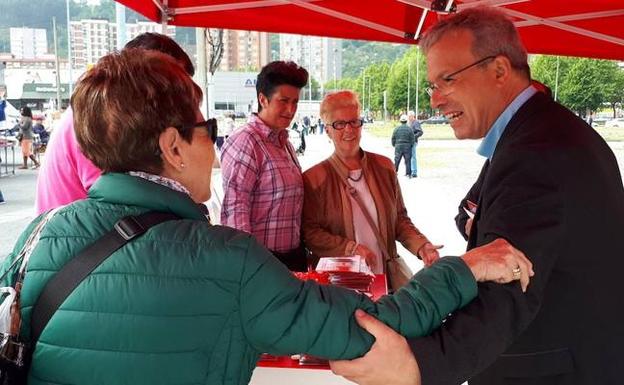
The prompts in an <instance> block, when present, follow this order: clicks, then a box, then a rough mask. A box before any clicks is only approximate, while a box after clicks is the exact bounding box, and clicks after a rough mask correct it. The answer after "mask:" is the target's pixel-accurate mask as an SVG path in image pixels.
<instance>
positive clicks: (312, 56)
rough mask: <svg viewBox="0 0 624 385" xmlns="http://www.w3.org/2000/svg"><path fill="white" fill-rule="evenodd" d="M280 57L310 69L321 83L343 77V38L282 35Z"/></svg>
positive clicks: (309, 71) (312, 74)
mask: <svg viewBox="0 0 624 385" xmlns="http://www.w3.org/2000/svg"><path fill="white" fill-rule="evenodd" d="M280 58H281V59H282V60H292V61H294V62H296V63H297V64H299V65H300V66H302V67H304V68H305V69H307V70H308V73H309V74H310V76H311V77H312V78H314V79H315V80H316V81H318V82H319V83H321V84H325V83H327V82H329V81H332V80H334V79H335V80H338V79H340V78H341V77H342V40H340V39H332V38H327V37H318V36H302V35H288V34H282V35H280Z"/></svg>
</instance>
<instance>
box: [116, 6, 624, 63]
mask: <svg viewBox="0 0 624 385" xmlns="http://www.w3.org/2000/svg"><path fill="white" fill-rule="evenodd" d="M117 1H119V2H120V3H122V4H124V5H126V6H127V7H129V8H132V9H134V10H135V11H137V12H139V13H141V14H143V15H145V16H146V17H148V18H149V19H152V20H154V21H158V22H164V23H168V24H172V25H178V26H193V27H207V28H227V29H239V30H252V31H266V32H280V33H296V34H302V35H317V36H329V37H337V38H344V39H360V40H376V41H388V42H398V43H407V44H416V43H417V42H418V37H419V36H420V35H421V32H422V31H425V30H426V29H427V28H428V27H429V26H430V25H432V24H433V23H434V22H435V21H436V20H437V18H438V17H444V15H445V14H448V12H449V11H450V12H453V11H460V10H462V9H465V8H469V7H474V6H479V5H490V6H495V7H499V8H501V9H502V10H503V11H504V12H506V13H507V14H508V15H509V16H510V17H511V18H512V19H513V20H514V21H515V25H516V26H517V28H518V30H519V31H520V35H521V37H522V40H523V41H524V44H525V45H526V47H527V49H528V51H529V52H530V53H543V54H553V55H567V56H583V57H594V58H605V59H617V60H624V1H623V0H463V1H459V0H457V1H453V0H433V1H431V0H117Z"/></svg>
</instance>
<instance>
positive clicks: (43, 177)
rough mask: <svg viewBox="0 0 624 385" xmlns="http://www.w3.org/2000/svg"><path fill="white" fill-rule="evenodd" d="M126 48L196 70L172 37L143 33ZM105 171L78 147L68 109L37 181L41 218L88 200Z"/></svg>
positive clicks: (53, 136)
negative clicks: (149, 52)
mask: <svg viewBox="0 0 624 385" xmlns="http://www.w3.org/2000/svg"><path fill="white" fill-rule="evenodd" d="M126 48H143V49H151V50H156V51H160V52H163V53H165V54H167V55H169V56H171V57H173V58H174V59H176V60H177V61H178V63H179V64H180V65H181V66H182V67H183V68H184V69H185V70H186V72H187V73H188V74H189V76H193V74H194V73H195V69H194V68H193V63H192V62H191V59H190V58H189V57H188V55H187V54H186V52H184V50H183V49H182V48H181V47H180V46H179V45H178V44H177V43H176V42H175V41H173V39H171V38H170V37H168V36H165V35H161V34H159V33H151V32H148V33H143V34H141V35H139V36H137V37H135V38H134V39H132V40H131V41H129V42H128V44H126V46H125V47H124V49H126ZM101 173H102V172H101V171H100V169H98V168H97V167H95V166H94V165H93V163H91V161H90V160H89V159H87V158H86V157H85V156H84V155H83V154H82V152H81V151H80V147H78V142H77V141H76V133H75V132H74V119H73V113H72V111H71V109H67V111H66V112H65V114H63V117H62V118H61V122H60V123H59V125H58V126H57V127H56V129H55V130H54V132H53V134H52V136H51V138H50V143H49V144H48V147H47V148H46V155H45V161H44V162H43V165H42V167H41V170H40V172H39V177H38V179H37V198H36V201H35V209H36V211H37V215H39V214H41V213H43V212H45V211H48V210H50V209H53V208H55V207H58V206H62V205H66V204H68V203H71V202H73V201H76V200H79V199H85V198H86V197H87V190H89V188H90V187H91V185H92V184H93V182H95V180H96V179H97V178H98V177H99V176H100V174H101Z"/></svg>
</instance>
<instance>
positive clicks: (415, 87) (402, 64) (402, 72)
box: [387, 47, 431, 115]
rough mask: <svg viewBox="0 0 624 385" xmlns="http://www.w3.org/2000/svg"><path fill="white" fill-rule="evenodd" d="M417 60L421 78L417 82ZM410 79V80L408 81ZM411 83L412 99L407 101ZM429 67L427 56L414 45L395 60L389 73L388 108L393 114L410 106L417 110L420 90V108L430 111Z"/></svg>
mask: <svg viewBox="0 0 624 385" xmlns="http://www.w3.org/2000/svg"><path fill="white" fill-rule="evenodd" d="M416 60H418V61H419V65H418V67H419V76H418V78H419V80H418V84H416ZM408 80H409V81H408ZM408 83H409V88H410V91H409V94H410V95H409V96H410V101H409V103H408V102H407V94H408V92H407V88H408ZM426 87H427V67H426V65H425V57H424V55H422V54H421V53H420V52H419V50H418V48H417V47H413V48H412V49H410V50H409V51H407V52H406V53H405V55H403V57H402V58H401V59H399V60H398V61H396V62H394V63H393V64H392V66H391V68H390V73H389V75H388V87H387V89H388V110H389V111H390V113H392V114H395V115H396V114H399V113H401V112H405V111H406V109H407V106H408V104H409V108H410V109H412V110H415V105H416V92H417V91H418V110H419V111H420V112H422V111H430V110H431V106H430V103H429V96H428V95H427V93H426Z"/></svg>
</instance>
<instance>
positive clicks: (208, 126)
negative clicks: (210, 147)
mask: <svg viewBox="0 0 624 385" xmlns="http://www.w3.org/2000/svg"><path fill="white" fill-rule="evenodd" d="M197 127H202V128H203V129H205V130H206V132H208V135H209V136H210V139H211V140H212V143H216V142H217V120H216V119H214V118H212V119H208V120H204V121H203V122H197V123H193V124H189V125H186V126H181V127H176V128H178V129H179V130H180V131H187V130H190V129H192V128H197Z"/></svg>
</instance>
